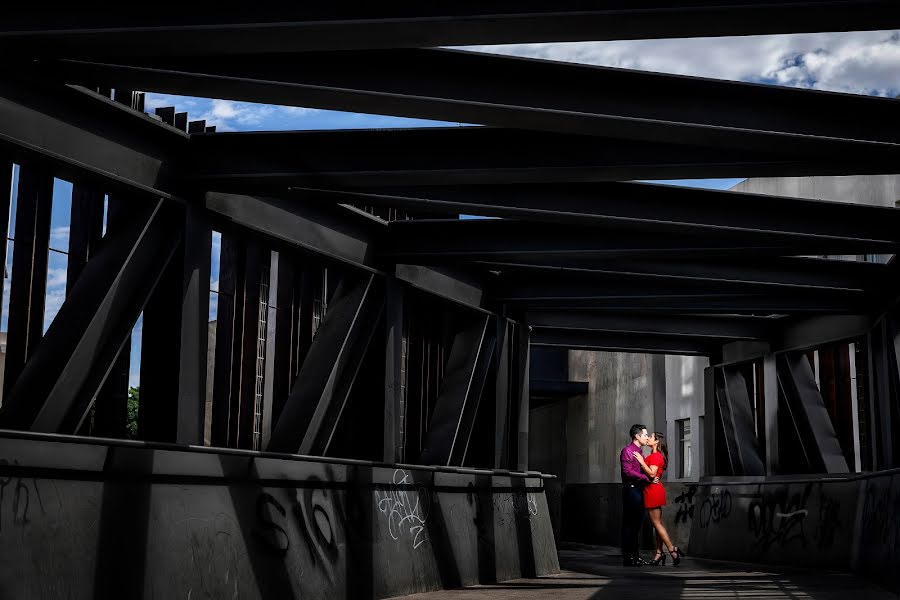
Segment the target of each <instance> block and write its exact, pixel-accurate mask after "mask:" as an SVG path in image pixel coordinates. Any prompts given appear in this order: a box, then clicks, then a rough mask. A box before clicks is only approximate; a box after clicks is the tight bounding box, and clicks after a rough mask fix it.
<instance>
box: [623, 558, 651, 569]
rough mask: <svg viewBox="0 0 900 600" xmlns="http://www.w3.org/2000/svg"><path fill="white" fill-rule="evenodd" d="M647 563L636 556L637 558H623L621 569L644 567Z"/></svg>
mask: <svg viewBox="0 0 900 600" xmlns="http://www.w3.org/2000/svg"><path fill="white" fill-rule="evenodd" d="M646 564H647V561H645V560H644V559H643V558H641V557H640V556H638V557H637V558H624V559H622V566H623V567H640V566H643V565H646Z"/></svg>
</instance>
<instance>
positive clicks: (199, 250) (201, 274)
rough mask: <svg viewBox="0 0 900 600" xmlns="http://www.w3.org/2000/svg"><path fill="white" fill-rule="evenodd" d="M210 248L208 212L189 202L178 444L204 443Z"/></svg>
mask: <svg viewBox="0 0 900 600" xmlns="http://www.w3.org/2000/svg"><path fill="white" fill-rule="evenodd" d="M211 249H212V227H211V226H210V223H209V221H208V219H207V217H206V214H205V209H204V207H203V205H202V204H198V203H196V202H188V204H187V206H186V207H185V213H184V264H183V269H184V271H183V273H184V274H183V279H182V296H181V345H180V360H179V367H178V424H177V426H176V432H175V439H176V441H177V442H178V443H179V444H195V445H202V444H203V425H204V417H205V413H206V363H207V361H208V341H209V272H210V263H211ZM176 266H177V265H176Z"/></svg>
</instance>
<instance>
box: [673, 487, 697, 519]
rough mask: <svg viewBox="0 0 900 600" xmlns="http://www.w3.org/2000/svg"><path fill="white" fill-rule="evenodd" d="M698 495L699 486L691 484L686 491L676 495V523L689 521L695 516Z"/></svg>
mask: <svg viewBox="0 0 900 600" xmlns="http://www.w3.org/2000/svg"><path fill="white" fill-rule="evenodd" d="M696 495H697V486H696V485H689V486H687V487H686V488H685V489H684V491H682V492H681V493H680V494H678V496H676V497H675V500H674V503H675V506H676V507H677V510H676V512H675V523H687V522H688V521H689V520H693V518H694V497H695V496H696Z"/></svg>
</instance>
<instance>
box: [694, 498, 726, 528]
mask: <svg viewBox="0 0 900 600" xmlns="http://www.w3.org/2000/svg"><path fill="white" fill-rule="evenodd" d="M730 514H731V492H729V491H728V490H722V491H721V492H712V493H710V495H709V496H708V497H706V499H704V500H703V504H702V505H701V506H700V527H703V528H706V527H708V526H709V524H710V523H713V524H717V523H718V522H719V521H721V520H722V519H727V518H728V515H730Z"/></svg>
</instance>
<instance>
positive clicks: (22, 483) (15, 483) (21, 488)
mask: <svg viewBox="0 0 900 600" xmlns="http://www.w3.org/2000/svg"><path fill="white" fill-rule="evenodd" d="M13 464H14V466H18V462H17V461H13ZM8 466H9V461H7V460H4V459H0V467H8ZM7 499H8V500H7ZM32 502H35V503H36V506H37V507H38V508H40V510H41V514H46V512H47V511H46V510H44V501H43V500H42V499H41V490H40V488H39V487H38V483H37V479H34V478H31V483H30V485H29V482H28V480H25V479H22V477H21V476H12V475H7V476H5V477H0V531H3V520H4V517H5V516H6V515H7V514H9V515H10V516H11V517H12V523H13V526H15V525H20V526H22V525H27V524H28V523H29V521H30V519H29V517H28V511H29V509H31V507H32ZM7 503H8V505H9V513H7V508H6V507H7Z"/></svg>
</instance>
